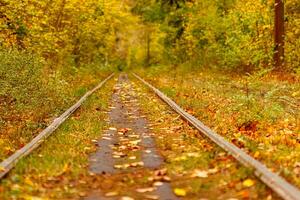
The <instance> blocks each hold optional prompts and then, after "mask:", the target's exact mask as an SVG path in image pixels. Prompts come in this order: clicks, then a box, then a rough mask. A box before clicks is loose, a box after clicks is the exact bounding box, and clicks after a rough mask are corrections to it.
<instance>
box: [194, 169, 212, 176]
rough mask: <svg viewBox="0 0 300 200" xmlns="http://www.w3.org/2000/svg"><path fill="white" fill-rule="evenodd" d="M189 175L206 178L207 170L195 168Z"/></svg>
mask: <svg viewBox="0 0 300 200" xmlns="http://www.w3.org/2000/svg"><path fill="white" fill-rule="evenodd" d="M191 177H198V178H207V177H208V171H203V170H197V169H196V170H195V171H194V172H193V174H192V175H191Z"/></svg>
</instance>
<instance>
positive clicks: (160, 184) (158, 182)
mask: <svg viewBox="0 0 300 200" xmlns="http://www.w3.org/2000/svg"><path fill="white" fill-rule="evenodd" d="M163 184H164V183H163V182H160V181H157V182H154V183H153V186H156V187H158V186H162V185H163Z"/></svg>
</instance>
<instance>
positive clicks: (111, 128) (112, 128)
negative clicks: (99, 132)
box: [108, 127, 117, 131]
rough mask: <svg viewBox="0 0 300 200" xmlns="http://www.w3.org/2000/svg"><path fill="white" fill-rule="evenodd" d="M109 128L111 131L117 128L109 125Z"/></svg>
mask: <svg viewBox="0 0 300 200" xmlns="http://www.w3.org/2000/svg"><path fill="white" fill-rule="evenodd" d="M108 129H109V130H111V131H116V130H117V129H116V128H115V127H109V128H108Z"/></svg>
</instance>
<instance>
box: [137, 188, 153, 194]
mask: <svg viewBox="0 0 300 200" xmlns="http://www.w3.org/2000/svg"><path fill="white" fill-rule="evenodd" d="M154 189H155V188H154V187H148V188H138V189H136V191H137V192H139V193H145V192H152V191H154Z"/></svg>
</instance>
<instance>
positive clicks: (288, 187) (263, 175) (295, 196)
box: [133, 74, 300, 200]
mask: <svg viewBox="0 0 300 200" xmlns="http://www.w3.org/2000/svg"><path fill="white" fill-rule="evenodd" d="M133 75H134V76H135V77H136V78H137V79H139V80H140V81H141V82H143V83H144V84H145V85H147V86H148V87H149V88H150V89H151V90H153V91H154V93H155V94H156V95H157V96H158V97H159V98H160V99H162V100H163V101H164V102H165V103H166V104H168V105H169V106H170V107H171V108H172V109H173V110H174V111H176V112H177V113H178V114H179V115H180V116H181V117H183V118H184V119H185V120H187V121H188V122H189V123H190V124H191V125H193V126H194V127H195V128H196V129H197V130H199V131H200V132H201V133H203V134H204V135H206V136H207V137H208V138H209V139H211V140H212V141H213V142H215V143H216V144H217V145H218V146H220V147H221V148H223V149H224V150H225V151H227V152H228V153H230V154H231V155H232V156H233V157H234V158H235V159H236V160H237V161H239V162H241V163H242V164H243V165H245V166H246V167H251V168H253V169H254V174H255V175H256V176H257V177H258V178H259V179H260V180H261V181H262V182H264V183H265V184H266V185H267V186H269V187H270V188H271V189H272V190H273V191H274V192H276V193H277V194H278V195H279V196H280V197H282V198H283V199H285V200H300V191H299V189H298V188H297V187H295V186H293V185H292V184H290V183H288V182H287V181H286V180H284V179H283V178H282V177H280V176H279V175H277V174H275V173H273V172H271V171H270V170H269V169H268V168H267V167H266V166H265V165H264V164H262V163H261V162H259V161H257V160H256V159H254V158H253V157H251V156H250V155H248V154H247V153H245V152H244V151H243V150H241V149H240V148H238V147H237V146H235V145H234V144H232V143H230V142H228V141H227V140H225V139H224V138H223V137H222V136H220V135H219V134H217V133H215V132H214V131H213V130H211V129H210V128H208V127H207V126H205V125H204V124H203V123H202V122H201V121H200V120H198V119H197V118H195V117H194V116H192V115H190V114H189V113H187V112H186V111H184V110H183V109H182V108H181V107H180V106H178V105H177V104H176V103H175V102H174V101H172V100H171V99H170V98H169V97H167V96H166V95H164V94H163V93H162V92H161V91H159V90H158V89H156V88H155V87H154V86H152V85H151V84H149V83H148V82H146V81H145V80H144V79H142V78H141V77H139V76H138V75H137V74H133Z"/></svg>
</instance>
